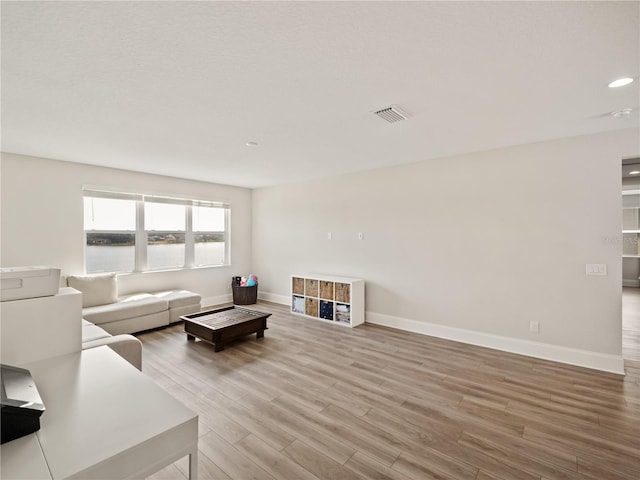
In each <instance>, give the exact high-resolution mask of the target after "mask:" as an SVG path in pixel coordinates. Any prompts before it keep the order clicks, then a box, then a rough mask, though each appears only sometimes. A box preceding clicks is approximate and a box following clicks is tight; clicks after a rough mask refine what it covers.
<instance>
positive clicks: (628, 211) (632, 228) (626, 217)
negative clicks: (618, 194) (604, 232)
mask: <svg viewBox="0 0 640 480" xmlns="http://www.w3.org/2000/svg"><path fill="white" fill-rule="evenodd" d="M622 276H623V285H625V286H628V287H638V286H640V281H639V278H638V277H640V190H625V191H623V192H622Z"/></svg>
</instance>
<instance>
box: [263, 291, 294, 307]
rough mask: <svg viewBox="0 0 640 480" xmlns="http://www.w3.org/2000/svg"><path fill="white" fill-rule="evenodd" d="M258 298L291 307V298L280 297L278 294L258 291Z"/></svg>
mask: <svg viewBox="0 0 640 480" xmlns="http://www.w3.org/2000/svg"><path fill="white" fill-rule="evenodd" d="M258 298H259V299H260V300H266V301H267V302H273V303H280V304H282V305H291V297H288V296H287V295H278V294H276V293H269V292H261V291H260V290H258Z"/></svg>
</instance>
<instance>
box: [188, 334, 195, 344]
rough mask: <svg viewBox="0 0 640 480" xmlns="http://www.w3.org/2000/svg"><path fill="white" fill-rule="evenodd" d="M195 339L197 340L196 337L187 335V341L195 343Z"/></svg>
mask: <svg viewBox="0 0 640 480" xmlns="http://www.w3.org/2000/svg"><path fill="white" fill-rule="evenodd" d="M195 339H196V337H194V336H193V335H189V334H188V333H187V340H188V341H190V342H193V341H194V340H195Z"/></svg>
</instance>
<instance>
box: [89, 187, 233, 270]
mask: <svg viewBox="0 0 640 480" xmlns="http://www.w3.org/2000/svg"><path fill="white" fill-rule="evenodd" d="M229 211H230V208H229V205H228V204H224V203H216V202H204V201H200V200H187V199H178V198H168V197H157V196H150V195H143V194H122V193H115V192H106V191H96V190H85V191H84V230H85V236H86V271H87V273H95V272H131V271H138V272H140V271H146V270H160V269H171V268H189V267H194V266H208V265H226V264H228V263H229V242H228V236H229V235H228V232H229V228H228V225H229Z"/></svg>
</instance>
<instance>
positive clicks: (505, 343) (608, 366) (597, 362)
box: [365, 312, 624, 375]
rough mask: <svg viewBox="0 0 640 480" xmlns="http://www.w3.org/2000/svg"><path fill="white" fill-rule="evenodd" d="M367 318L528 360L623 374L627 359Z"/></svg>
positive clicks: (382, 317)
mask: <svg viewBox="0 0 640 480" xmlns="http://www.w3.org/2000/svg"><path fill="white" fill-rule="evenodd" d="M365 318H366V320H365V321H366V322H367V323H372V324H374V325H382V326H385V327H391V328H397V329H400V330H406V331H409V332H414V333H421V334H423V335H430V336H433V337H438V338H445V339H447V340H454V341H456V342H462V343H469V344H471V345H477V346H480V347H487V348H493V349H496V350H502V351H505V352H511V353H517V354H520V355H527V356H529V357H535V358H541V359H544V360H551V361H554V362H560V363H568V364H570V365H576V366H579V367H586V368H592V369H595V370H601V371H604V372H610V373H617V374H619V375H624V360H623V358H622V356H618V355H609V354H604V353H598V352H591V351H588V350H580V349H576V348H569V347H561V346H558V345H551V344H548V343H540V342H532V341H529V340H521V339H518V338H511V337H502V336H500V335H492V334H489V333H482V332H475V331H473V330H465V329H462V328H455V327H448V326H446V325H438V324H435V323H428V322H419V321H417V320H412V319H408V318H401V317H394V316H391V315H384V314H381V313H374V312H366V315H365Z"/></svg>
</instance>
